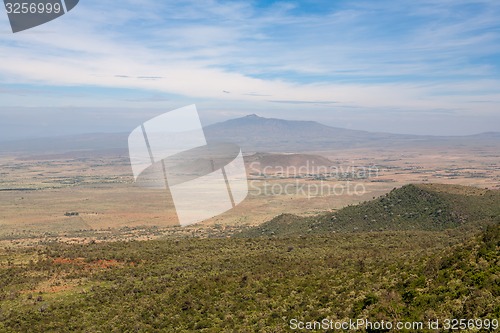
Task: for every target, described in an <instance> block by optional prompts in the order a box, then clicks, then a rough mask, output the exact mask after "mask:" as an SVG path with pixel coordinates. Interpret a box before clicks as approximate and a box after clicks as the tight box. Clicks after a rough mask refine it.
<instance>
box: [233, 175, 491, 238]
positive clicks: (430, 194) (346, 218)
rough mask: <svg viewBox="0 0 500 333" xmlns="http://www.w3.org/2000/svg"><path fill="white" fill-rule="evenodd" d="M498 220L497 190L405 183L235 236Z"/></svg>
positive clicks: (463, 224)
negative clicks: (367, 198) (344, 204)
mask: <svg viewBox="0 0 500 333" xmlns="http://www.w3.org/2000/svg"><path fill="white" fill-rule="evenodd" d="M493 221H496V222H500V191H498V190H486V189H479V188H473V187H468V186H459V185H446V184H409V185H405V186H403V187H400V188H395V189H393V190H392V191H391V192H389V193H387V194H386V195H383V196H381V197H379V198H376V199H373V200H371V201H366V202H363V203H360V204H358V205H355V206H351V205H350V206H347V207H345V208H342V209H340V210H338V211H336V212H327V213H323V214H319V215H316V216H312V217H300V216H297V215H293V214H286V213H285V214H281V215H278V216H276V217H274V218H273V219H271V220H270V221H268V222H265V223H263V224H261V225H259V226H257V227H253V228H250V229H248V230H245V231H243V232H241V233H240V234H239V235H238V237H261V236H264V237H270V236H293V235H295V236H297V235H306V234H322V233H332V232H361V231H364V232H370V231H387V230H398V231H401V230H425V231H439V230H444V229H453V228H458V227H466V226H473V227H474V226H478V225H483V224H488V223H489V222H493Z"/></svg>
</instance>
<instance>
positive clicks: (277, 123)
mask: <svg viewBox="0 0 500 333" xmlns="http://www.w3.org/2000/svg"><path fill="white" fill-rule="evenodd" d="M205 133H206V136H207V140H209V141H213V142H218V141H223V142H225V141H230V142H234V143H237V144H239V145H240V146H241V147H243V148H244V149H246V150H249V151H255V152H257V151H277V152H283V151H285V152H286V151H295V152H299V151H310V150H329V149H335V148H354V147H361V146H375V145H377V144H383V143H385V144H387V143H390V142H395V141H398V142H399V141H401V140H404V141H409V140H410V141H411V140H421V139H422V137H419V136H415V135H397V134H388V133H372V132H366V131H358V130H350V129H344V128H338V127H330V126H326V125H323V124H320V123H318V122H315V121H292V120H283V119H275V118H263V117H259V116H257V115H255V114H252V115H249V116H246V117H242V118H237V119H231V120H228V121H225V122H222V123H217V124H214V125H210V126H207V127H206V128H205Z"/></svg>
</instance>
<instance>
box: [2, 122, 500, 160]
mask: <svg viewBox="0 0 500 333" xmlns="http://www.w3.org/2000/svg"><path fill="white" fill-rule="evenodd" d="M204 132H205V135H206V138H207V141H208V142H209V143H210V142H233V143H236V144H238V145H240V146H241V147H242V148H243V149H244V150H245V152H249V153H255V152H305V151H314V150H316V151H321V150H333V149H351V148H371V147H373V148H374V147H380V146H383V147H399V146H403V147H407V146H419V145H425V146H432V145H435V144H443V145H464V144H475V145H482V144H485V143H495V144H500V132H485V133H479V134H474V135H467V136H430V135H414V134H392V133H381V132H369V131H362V130H352V129H345V128H340V127H332V126H328V125H324V124H321V123H319V122H316V121H303V120H284V119H278V118H265V117H260V116H258V115H256V114H250V115H247V116H244V117H240V118H235V119H229V120H226V121H223V122H218V123H215V124H211V125H208V126H205V127H204ZM128 134H129V133H124V132H119V133H89V134H75V135H65V136H57V137H45V138H32V139H22V140H12V141H3V142H0V152H37V153H39V152H43V153H45V152H47V153H53V152H68V151H82V150H89V151H96V150H110V149H122V150H123V152H126V150H127V144H128V140H127V139H128Z"/></svg>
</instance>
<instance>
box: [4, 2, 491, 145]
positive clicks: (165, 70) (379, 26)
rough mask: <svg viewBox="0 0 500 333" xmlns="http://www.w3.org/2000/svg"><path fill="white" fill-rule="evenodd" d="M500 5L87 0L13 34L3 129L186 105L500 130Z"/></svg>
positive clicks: (343, 123) (402, 127)
mask: <svg viewBox="0 0 500 333" xmlns="http://www.w3.org/2000/svg"><path fill="white" fill-rule="evenodd" d="M499 15H500V3H498V2H496V1H492V0H484V1H477V2H473V3H471V2H468V1H440V2H433V1H421V2H418V3H415V2H399V3H394V2H391V1H380V2H377V3H373V2H369V1H358V2H350V1H337V2H335V3H331V2H329V1H316V2H311V1H303V2H295V3H284V2H269V1H255V2H251V3H248V2H244V1H237V2H222V1H210V2H208V3H203V4H202V3H198V2H196V1H184V2H175V3H172V2H162V3H158V2H155V1H142V2H140V5H139V3H138V2H136V1H123V2H120V4H119V5H117V4H116V3H112V2H109V3H108V2H100V1H96V0H88V1H85V2H82V3H80V4H79V5H78V7H76V8H75V9H74V10H72V11H71V12H70V13H68V14H66V15H64V16H62V17H60V18H59V19H57V20H54V21H51V22H49V23H47V24H44V25H42V26H39V27H36V28H34V29H31V30H28V31H23V32H20V33H16V34H12V33H11V32H10V27H9V22H8V19H7V15H0V32H1V34H0V52H1V54H2V55H3V58H2V62H1V63H0V119H1V120H2V121H1V122H0V139H1V140H6V139H7V138H9V139H21V138H28V137H40V136H50V135H67V134H78V133H91V132H122V131H128V130H130V129H133V128H135V127H136V126H137V125H138V124H140V123H142V122H143V121H145V120H147V119H150V118H152V117H154V116H156V115H159V114H162V113H164V112H168V111H170V110H173V109H177V108H180V107H183V106H185V105H190V104H196V105H197V107H198V110H199V112H200V117H201V119H202V122H203V123H204V124H211V123H216V122H220V121H224V120H227V119H233V118H238V117H241V116H244V115H246V114H252V113H256V114H259V115H260V116H263V117H267V118H279V119H290V120H314V121H318V122H320V123H322V124H325V125H328V126H334V127H341V128H347V129H357V130H365V131H373V132H387V133H401V134H423V135H470V134H477V133H483V132H491V131H496V132H498V131H500V112H499V110H498V105H499V104H500V93H499V92H500V79H499V76H498V74H499V73H500V61H499V59H500V29H499V27H500V23H499V21H498V17H499Z"/></svg>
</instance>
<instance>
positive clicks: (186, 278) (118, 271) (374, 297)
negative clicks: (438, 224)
mask: <svg viewBox="0 0 500 333" xmlns="http://www.w3.org/2000/svg"><path fill="white" fill-rule="evenodd" d="M406 189H408V188H406ZM410 189H411V188H410ZM395 192H396V191H394V192H393V193H392V194H390V195H389V196H388V197H386V199H384V200H393V197H392V196H395V195H396V194H397V192H396V193H395ZM434 193H438V191H435V192H434ZM447 193H449V191H448V192H447ZM398 195H400V196H402V194H398ZM451 195H452V196H453V195H459V194H456V193H455V194H453V193H451ZM378 200H380V199H378ZM452 200H458V199H456V198H455V199H452ZM496 203H498V201H497V202H496ZM424 208H425V207H424ZM350 209H352V208H350ZM441 209H442V208H441ZM492 209H494V208H492ZM467 212H469V213H470V212H471V211H470V210H467ZM478 214H479V211H478ZM481 214H482V213H481ZM486 214H490V212H489V211H486ZM499 254H500V226H499V225H498V224H492V225H490V226H488V227H486V228H484V229H483V230H482V231H481V232H478V233H476V231H474V229H467V230H463V229H460V228H458V229H448V230H433V231H428V230H401V231H391V230H389V231H377V232H364V231H359V232H355V233H348V232H338V233H326V234H317V233H312V234H309V235H295V236H284V237H271V238H269V237H257V238H221V239H200V238H180V239H165V240H154V241H144V242H137V241H132V242H115V243H93V244H87V245H69V244H62V243H53V244H47V245H45V246H39V247H35V248H26V249H16V250H12V249H4V250H2V251H0V332H50V331H53V332H192V331H201V332H289V331H291V330H290V328H289V326H290V320H292V319H294V318H295V319H298V320H302V321H315V320H317V321H319V320H322V319H323V318H328V319H331V320H339V321H340V320H349V319H350V318H351V319H356V318H368V319H370V320H386V321H414V320H418V321H427V320H433V319H441V320H442V319H445V318H466V319H473V318H490V319H492V318H499V317H500V255H499Z"/></svg>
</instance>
